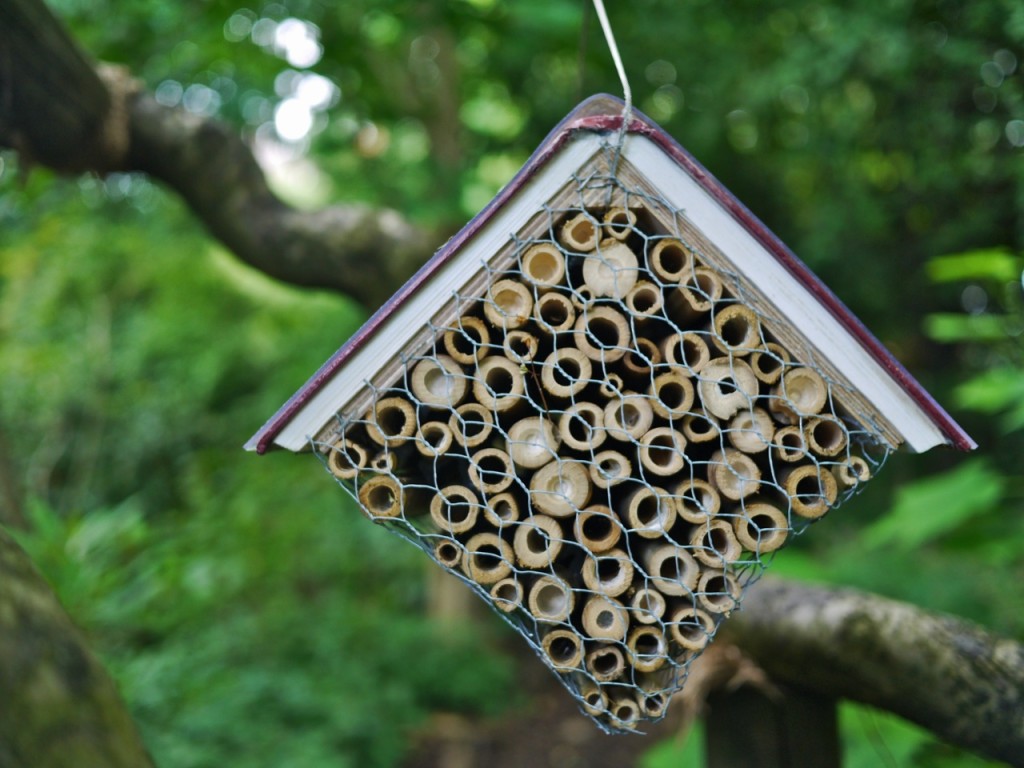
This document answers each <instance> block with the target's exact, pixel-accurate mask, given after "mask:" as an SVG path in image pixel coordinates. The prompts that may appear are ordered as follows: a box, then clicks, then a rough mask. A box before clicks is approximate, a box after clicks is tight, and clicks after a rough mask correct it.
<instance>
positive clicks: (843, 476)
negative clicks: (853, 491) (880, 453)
mask: <svg viewBox="0 0 1024 768" xmlns="http://www.w3.org/2000/svg"><path fill="white" fill-rule="evenodd" d="M835 475H836V480H838V481H839V484H840V485H841V486H843V487H844V488H852V487H853V486H855V485H857V484H858V483H863V482H866V481H867V480H870V479H871V465H870V464H868V463H867V461H865V460H864V459H862V458H861V457H860V456H850V457H849V458H848V459H847V460H846V463H844V464H840V465H839V466H838V467H836V470H835Z"/></svg>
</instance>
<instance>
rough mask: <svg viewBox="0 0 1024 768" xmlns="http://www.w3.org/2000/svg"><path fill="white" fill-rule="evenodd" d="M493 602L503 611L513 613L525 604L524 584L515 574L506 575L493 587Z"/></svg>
mask: <svg viewBox="0 0 1024 768" xmlns="http://www.w3.org/2000/svg"><path fill="white" fill-rule="evenodd" d="M491 602H492V603H494V607H495V608H497V609H498V610H499V611H502V612H503V613H512V611H514V610H515V609H516V608H519V607H521V606H522V604H523V585H522V584H520V583H519V579H517V578H516V577H515V576H506V577H505V578H504V579H502V580H501V581H498V582H496V583H495V584H494V586H493V587H491Z"/></svg>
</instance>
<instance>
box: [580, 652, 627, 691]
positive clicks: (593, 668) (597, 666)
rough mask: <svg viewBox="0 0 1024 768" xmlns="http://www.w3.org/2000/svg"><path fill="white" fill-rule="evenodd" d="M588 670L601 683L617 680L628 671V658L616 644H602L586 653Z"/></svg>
mask: <svg viewBox="0 0 1024 768" xmlns="http://www.w3.org/2000/svg"><path fill="white" fill-rule="evenodd" d="M585 663H586V668H587V671H588V672H589V673H590V674H591V675H592V676H593V678H594V679H595V680H597V681H598V682H600V683H610V682H611V681H612V680H617V679H618V678H620V677H621V676H622V673H623V672H625V671H626V658H625V656H623V655H622V651H621V650H619V649H618V648H617V647H616V646H614V645H600V646H598V647H597V648H595V649H594V650H592V651H591V652H590V653H588V654H587V655H586V662H585Z"/></svg>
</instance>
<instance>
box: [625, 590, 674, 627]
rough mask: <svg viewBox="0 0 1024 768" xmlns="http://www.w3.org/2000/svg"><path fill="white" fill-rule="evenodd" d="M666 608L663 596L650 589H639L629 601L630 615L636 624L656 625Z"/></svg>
mask: <svg viewBox="0 0 1024 768" xmlns="http://www.w3.org/2000/svg"><path fill="white" fill-rule="evenodd" d="M667 607H668V604H667V603H666V602H665V596H664V595H662V594H661V592H659V591H658V590H656V589H653V588H652V587H640V589H638V590H636V592H634V593H633V596H632V597H631V598H630V600H629V610H630V613H631V614H632V616H633V621H635V622H637V623H638V624H657V623H658V622H659V621H660V620H661V617H662V616H664V615H665V609H666V608H667Z"/></svg>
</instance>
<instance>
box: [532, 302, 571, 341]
mask: <svg viewBox="0 0 1024 768" xmlns="http://www.w3.org/2000/svg"><path fill="white" fill-rule="evenodd" d="M533 316H534V318H535V319H536V321H537V327H538V328H540V330H541V331H542V332H543V333H546V334H548V335H552V334H555V333H562V332H563V331H568V330H569V329H570V328H572V326H573V323H575V322H576V307H574V306H573V303H572V301H571V300H570V299H569V298H568V297H566V296H563V295H562V294H560V293H545V294H544V295H543V296H541V297H540V298H539V299H538V300H537V305H536V306H535V307H534V308H533Z"/></svg>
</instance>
